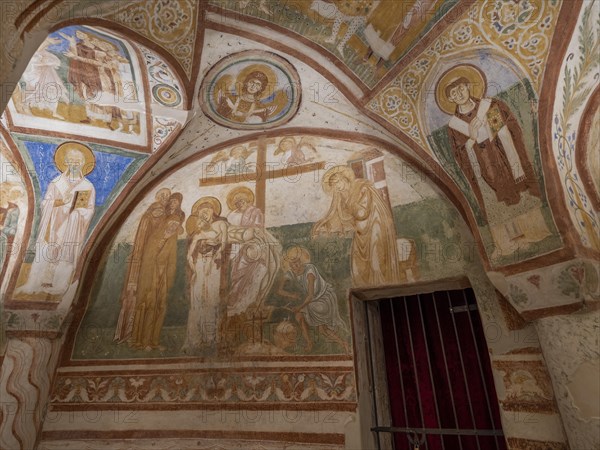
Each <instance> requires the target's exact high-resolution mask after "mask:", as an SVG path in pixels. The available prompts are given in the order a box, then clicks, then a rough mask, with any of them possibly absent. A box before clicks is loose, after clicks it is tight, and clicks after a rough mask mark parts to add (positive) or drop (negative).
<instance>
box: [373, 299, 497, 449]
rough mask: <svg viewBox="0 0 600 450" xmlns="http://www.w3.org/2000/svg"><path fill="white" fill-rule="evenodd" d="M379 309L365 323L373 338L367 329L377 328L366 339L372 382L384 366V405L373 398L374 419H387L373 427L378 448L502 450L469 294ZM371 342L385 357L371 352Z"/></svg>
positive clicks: (383, 303) (396, 302)
mask: <svg viewBox="0 0 600 450" xmlns="http://www.w3.org/2000/svg"><path fill="white" fill-rule="evenodd" d="M367 303H369V302H365V308H367V305H366V304H367ZM377 303H378V308H377V309H378V312H379V314H377V316H378V317H376V319H375V320H374V319H373V310H371V312H370V313H369V311H367V314H366V317H367V327H368V329H369V330H368V331H369V334H370V335H371V337H373V328H379V327H380V329H381V335H380V336H381V340H379V339H370V340H369V341H370V349H369V353H370V355H371V358H370V360H371V367H370V370H371V377H372V379H381V378H382V375H383V374H381V373H379V374H377V372H378V371H382V370H383V367H382V366H383V365H385V372H386V373H385V375H386V377H385V378H387V387H388V389H387V399H386V400H384V401H382V400H381V398H379V399H377V398H376V397H377V396H374V398H373V402H374V403H375V407H376V409H378V412H377V414H376V415H375V417H378V418H381V417H386V418H385V419H384V420H382V421H381V422H383V423H377V424H375V426H374V427H373V428H372V430H373V431H374V432H375V433H377V442H378V445H379V447H380V448H387V447H389V446H390V445H391V446H392V448H394V449H395V450H413V449H415V448H419V449H421V450H422V449H427V450H491V449H498V450H503V449H506V444H505V441H504V437H503V434H502V427H501V423H500V413H499V408H498V399H497V396H496V391H495V388H494V381H493V376H492V370H491V364H490V360H489V354H488V350H487V344H486V340H485V336H484V331H483V327H482V324H481V319H480V316H479V312H478V311H477V303H476V301H475V295H474V293H473V290H472V289H470V288H469V289H464V290H454V291H443V292H434V293H430V294H423V295H410V296H406V297H397V298H391V299H385V300H379V301H377ZM377 341H379V345H383V352H382V351H381V349H378V348H374V347H373V346H374V343H375V342H377ZM377 355H379V357H377ZM378 400H379V401H378ZM382 408H383V409H388V411H381V409H382ZM376 421H378V422H379V420H378V419H377V418H376ZM382 425H385V426H382ZM390 435H391V437H390ZM382 444H383V445H382Z"/></svg>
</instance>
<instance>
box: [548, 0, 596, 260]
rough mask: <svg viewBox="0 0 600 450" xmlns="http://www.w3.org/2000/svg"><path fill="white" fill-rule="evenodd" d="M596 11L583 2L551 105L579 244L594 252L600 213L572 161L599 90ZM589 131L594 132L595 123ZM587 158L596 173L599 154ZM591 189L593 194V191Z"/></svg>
mask: <svg viewBox="0 0 600 450" xmlns="http://www.w3.org/2000/svg"><path fill="white" fill-rule="evenodd" d="M599 9H600V6H599V4H598V2H586V3H585V7H584V8H582V10H581V12H580V14H579V19H578V23H577V27H576V29H575V32H574V34H573V36H572V38H571V42H570V44H569V48H568V50H567V51H568V52H569V53H568V54H569V56H570V57H569V58H565V60H564V61H563V62H562V67H561V72H560V73H561V75H560V77H559V80H558V84H557V86H556V99H557V100H556V102H555V103H554V111H553V113H554V114H553V118H554V121H553V122H554V123H553V130H552V136H553V141H552V148H553V152H554V156H555V158H556V160H557V162H558V170H559V172H560V177H561V180H562V189H563V192H564V197H565V198H564V200H565V203H566V205H567V209H568V211H569V215H570V217H571V221H572V223H573V225H574V228H575V229H576V230H577V233H578V234H579V236H580V237H581V240H582V242H583V244H584V245H585V246H586V247H589V248H591V249H594V250H600V237H599V236H600V220H599V216H598V208H597V205H594V202H593V201H592V198H590V195H589V194H588V193H587V192H586V186H585V184H586V183H585V181H586V178H587V177H586V172H587V171H586V170H585V168H583V169H584V170H583V171H581V168H579V167H577V164H576V161H577V159H578V158H579V157H582V152H581V150H580V148H581V147H580V146H583V145H585V144H586V143H585V141H584V138H585V136H582V135H581V130H580V129H578V124H579V123H580V121H581V120H582V114H583V113H584V111H585V108H586V103H587V102H588V101H589V100H590V98H591V97H592V95H594V92H595V91H596V90H597V89H598V70H599V68H600V63H598V58H596V55H597V49H598V47H599V46H600V29H599V27H598V21H597V17H598V13H599ZM590 119H591V118H590ZM591 128H592V130H593V129H596V130H597V128H598V126H597V122H596V125H595V126H592V127H591ZM578 147H579V148H578ZM596 147H597V141H596ZM588 154H589V155H594V156H593V158H592V159H594V160H595V162H592V163H591V164H589V165H588V167H589V168H590V169H592V170H594V166H596V168H597V166H598V163H597V160H598V152H597V151H596V152H594V151H590V152H588ZM583 158H585V157H584V156H583V157H582V159H583ZM596 187H597V179H596ZM590 188H592V189H594V186H590Z"/></svg>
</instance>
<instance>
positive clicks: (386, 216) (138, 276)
mask: <svg viewBox="0 0 600 450" xmlns="http://www.w3.org/2000/svg"><path fill="white" fill-rule="evenodd" d="M322 185H323V189H324V191H325V192H327V193H328V194H330V195H331V196H332V203H331V207H330V209H329V212H327V214H326V215H325V216H324V218H323V219H322V220H320V221H319V222H317V223H316V224H315V225H314V226H313V230H312V238H313V239H319V237H322V236H330V237H333V238H336V237H342V238H347V237H352V249H351V278H352V283H353V284H354V285H355V286H377V285H382V284H394V283H398V282H399V281H400V279H401V276H400V271H399V261H398V250H397V242H396V232H395V228H394V222H393V219H392V215H391V208H390V206H389V205H388V204H387V203H386V201H385V200H384V198H383V197H382V195H381V193H380V192H379V191H378V189H376V188H375V186H374V185H373V183H372V182H371V181H369V180H365V179H359V178H356V176H355V174H354V172H353V170H352V169H351V168H350V167H348V166H336V167H334V168H332V169H330V170H328V171H327V172H326V174H325V176H324V179H323V182H322ZM182 200H183V196H182V194H181V193H178V192H177V193H172V192H171V191H170V190H169V189H166V188H163V189H160V190H159V191H158V192H157V193H156V196H155V201H154V203H152V204H151V205H150V206H149V207H148V209H147V210H146V211H145V213H144V214H143V216H142V218H141V220H140V222H139V225H138V228H137V232H136V236H135V240H134V243H133V247H132V251H131V258H130V263H129V268H128V273H127V277H126V280H125V284H124V286H123V290H122V294H121V309H120V314H119V319H118V323H117V327H116V330H115V334H114V340H115V341H117V342H119V343H123V342H126V343H128V345H129V346H130V347H132V348H135V349H143V350H147V351H150V350H153V349H159V350H164V349H165V347H164V346H163V345H161V342H160V333H161V329H162V326H163V323H164V319H165V314H166V311H167V298H168V294H169V290H170V289H171V287H173V284H174V280H175V275H176V270H177V240H178V239H179V237H180V236H182V235H184V234H185V240H186V246H185V247H186V252H185V254H186V258H185V262H186V264H185V266H186V269H185V270H186V273H187V279H188V286H189V292H188V296H189V313H188V318H187V326H186V331H185V338H184V341H183V345H182V348H181V351H182V352H183V353H185V354H198V353H200V352H205V351H206V350H210V349H217V348H220V349H226V348H230V349H231V346H232V345H240V344H241V343H242V342H241V341H240V340H239V339H238V340H237V341H236V339H237V338H236V337H235V336H236V333H238V332H239V329H240V327H241V326H242V325H243V324H244V323H248V322H253V323H254V322H255V321H258V322H260V323H262V322H264V321H265V320H269V318H270V317H271V314H272V312H273V310H274V309H275V308H276V307H279V308H283V309H284V310H287V311H289V312H292V313H293V317H294V318H295V319H296V322H297V324H298V326H299V328H300V331H301V333H302V337H303V340H304V349H305V351H307V352H310V351H311V350H312V349H313V345H314V337H313V335H312V334H311V333H310V330H311V329H314V330H316V331H317V332H318V333H319V334H321V335H322V336H323V337H324V338H325V339H326V340H329V341H330V342H334V343H336V344H338V345H339V346H340V348H341V349H343V351H345V352H348V351H349V347H348V343H347V337H344V334H345V331H344V330H346V331H347V326H346V324H345V322H344V321H343V320H342V318H341V317H340V313H339V305H338V297H337V295H336V291H335V288H334V286H333V285H332V284H331V283H329V282H328V281H327V280H326V279H325V278H324V277H323V276H322V274H321V273H320V271H319V269H318V267H317V265H316V264H315V263H314V262H312V257H311V253H310V251H309V250H308V249H307V248H306V247H304V246H300V245H293V246H291V247H288V248H287V249H286V250H285V251H284V250H283V248H282V246H281V244H280V243H279V242H278V240H277V239H276V238H275V237H274V236H273V235H272V234H271V233H270V232H269V231H268V230H267V229H266V228H265V220H264V214H263V211H262V210H261V209H260V208H258V207H257V206H255V204H254V203H255V195H254V193H253V191H252V190H251V189H249V188H247V187H245V186H237V187H234V188H232V189H231V190H230V191H229V193H228V194H227V196H226V204H227V207H228V209H229V211H230V212H229V214H227V216H226V217H225V216H223V215H222V212H223V205H222V203H221V201H220V200H219V199H218V198H216V197H213V196H203V197H201V198H199V199H198V200H197V201H196V202H195V203H194V204H193V206H192V208H191V212H190V214H189V216H188V217H187V220H186V215H185V213H184V212H183V211H182V210H181V204H182ZM181 266H182V265H180V269H179V270H183V268H182V267H181ZM280 272H281V273H280ZM278 276H279V280H280V281H279V283H278V284H277V288H276V289H272V288H273V286H274V284H275V281H276V279H277V277H278ZM271 290H273V294H274V295H275V296H277V297H278V298H279V300H278V302H279V303H277V304H276V305H274V304H273V303H272V302H271V303H269V302H267V298H268V296H269V294H270V293H271ZM261 321H262V322H261ZM261 326H262V325H261ZM236 327H237V329H236ZM252 333H253V334H254V330H253V331H252ZM261 333H262V331H259V333H258V334H261ZM252 338H253V339H255V338H256V336H254V335H253V336H252ZM259 339H260V341H259V343H260V344H263V342H262V337H260V338H259ZM232 350H235V349H232Z"/></svg>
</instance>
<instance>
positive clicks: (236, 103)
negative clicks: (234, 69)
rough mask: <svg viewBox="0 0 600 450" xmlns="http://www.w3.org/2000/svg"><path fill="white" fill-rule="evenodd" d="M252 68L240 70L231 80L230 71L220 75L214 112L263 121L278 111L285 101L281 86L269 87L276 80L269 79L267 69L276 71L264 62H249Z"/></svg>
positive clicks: (237, 119)
mask: <svg viewBox="0 0 600 450" xmlns="http://www.w3.org/2000/svg"><path fill="white" fill-rule="evenodd" d="M252 67H253V68H254V69H255V70H252V71H249V73H248V72H247V71H243V72H242V73H240V74H239V75H238V77H237V80H236V81H237V82H236V83H235V85H234V83H233V77H232V76H231V75H224V76H223V77H221V78H220V79H219V80H218V81H217V83H216V85H217V87H216V89H215V96H216V98H215V101H216V105H217V113H219V114H220V115H221V116H222V117H224V118H226V119H228V120H231V121H233V122H238V123H264V122H267V121H268V120H269V118H271V117H276V116H277V114H278V113H279V112H280V111H281V110H282V109H283V108H284V107H285V105H286V104H287V103H288V96H287V94H286V92H285V91H284V90H278V91H275V92H269V91H267V88H268V87H270V88H271V89H270V90H272V89H273V88H274V86H275V83H270V81H269V76H268V74H267V72H271V75H272V77H273V81H275V75H274V74H273V73H272V71H271V70H270V69H269V68H268V67H267V66H262V65H255V66H252Z"/></svg>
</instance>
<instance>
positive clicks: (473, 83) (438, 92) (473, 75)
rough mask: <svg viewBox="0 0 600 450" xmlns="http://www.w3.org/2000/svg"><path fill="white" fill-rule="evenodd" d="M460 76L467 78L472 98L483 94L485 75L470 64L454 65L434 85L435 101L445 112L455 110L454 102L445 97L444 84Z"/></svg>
mask: <svg viewBox="0 0 600 450" xmlns="http://www.w3.org/2000/svg"><path fill="white" fill-rule="evenodd" d="M462 77H464V78H466V79H467V80H469V86H470V88H471V96H472V97H473V98H476V99H481V98H482V97H483V96H484V95H485V91H486V87H487V82H486V79H485V75H484V74H483V72H482V71H481V70H480V69H479V68H478V67H475V66H473V65H471V64H461V65H459V66H454V67H452V68H450V69H448V70H447V71H446V72H444V73H443V74H442V76H441V77H440V79H439V80H438V82H437V84H436V86H435V101H436V103H437V105H438V107H439V108H440V109H441V110H442V111H444V112H445V113H446V114H450V115H453V114H454V111H455V110H456V104H455V103H453V102H451V101H450V100H449V99H448V97H446V86H448V85H449V84H450V83H452V82H454V81H456V80H458V79H459V78H462Z"/></svg>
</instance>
